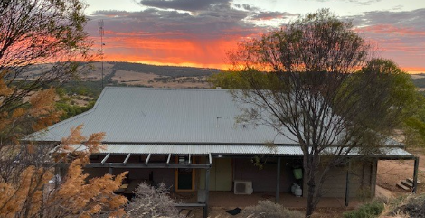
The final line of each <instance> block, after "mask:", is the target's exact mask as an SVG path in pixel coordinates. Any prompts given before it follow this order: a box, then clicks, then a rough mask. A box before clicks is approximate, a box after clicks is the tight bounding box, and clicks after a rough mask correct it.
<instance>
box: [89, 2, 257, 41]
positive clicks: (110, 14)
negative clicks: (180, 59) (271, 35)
mask: <svg viewBox="0 0 425 218" xmlns="http://www.w3.org/2000/svg"><path fill="white" fill-rule="evenodd" d="M117 14H120V16H116V15H117ZM249 14H250V12H247V11H241V10H236V9H233V8H231V7H230V5H223V4H216V5H210V6H209V8H208V10H205V11H200V12H197V13H179V12H176V11H164V10H159V9H155V8H149V9H146V10H144V11H140V12H126V13H123V12H120V13H117V12H116V11H99V12H97V13H95V14H94V15H93V16H92V20H93V21H92V22H90V23H89V24H88V25H87V30H88V31H89V33H90V34H91V35H96V33H97V21H96V20H98V19H104V22H105V29H106V30H107V31H108V30H110V31H111V34H112V33H121V34H123V33H141V32H143V34H144V35H143V36H146V34H152V35H155V37H156V38H164V39H171V38H173V39H179V38H184V39H190V40H199V41H202V40H211V39H221V38H225V37H230V36H231V35H241V36H246V35H249V34H251V33H254V32H256V31H258V29H256V28H257V27H256V26H255V25H254V24H250V23H246V22H244V21H243V19H244V18H246V17H247V16H249Z"/></svg>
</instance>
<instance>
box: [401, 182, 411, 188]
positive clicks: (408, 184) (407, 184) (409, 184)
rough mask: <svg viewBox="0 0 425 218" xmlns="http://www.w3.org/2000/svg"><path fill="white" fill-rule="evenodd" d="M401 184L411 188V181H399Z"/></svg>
mask: <svg viewBox="0 0 425 218" xmlns="http://www.w3.org/2000/svg"><path fill="white" fill-rule="evenodd" d="M401 184H403V185H404V186H406V187H409V188H412V187H413V183H411V182H409V181H401Z"/></svg>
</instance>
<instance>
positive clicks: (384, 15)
mask: <svg viewBox="0 0 425 218" xmlns="http://www.w3.org/2000/svg"><path fill="white" fill-rule="evenodd" d="M346 18H348V19H351V20H353V24H354V25H356V26H364V25H377V24H391V25H394V26H398V27H403V28H413V29H418V30H425V8H422V9H417V10H413V11H402V12H390V11H371V12H366V13H364V14H359V15H354V16H348V17H346Z"/></svg>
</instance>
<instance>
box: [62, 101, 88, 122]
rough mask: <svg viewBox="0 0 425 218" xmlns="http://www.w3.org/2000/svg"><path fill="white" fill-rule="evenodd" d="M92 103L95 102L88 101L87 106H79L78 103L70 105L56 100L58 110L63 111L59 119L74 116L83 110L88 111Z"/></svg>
mask: <svg viewBox="0 0 425 218" xmlns="http://www.w3.org/2000/svg"><path fill="white" fill-rule="evenodd" d="M94 104H95V101H90V103H89V104H88V105H87V106H85V107H81V106H78V105H72V104H69V103H67V102H61V101H60V102H56V108H57V109H58V110H61V111H63V114H62V116H61V119H62V120H64V119H67V118H70V117H73V116H76V115H78V114H81V113H83V112H85V111H88V110H89V109H91V108H92V107H93V106H94Z"/></svg>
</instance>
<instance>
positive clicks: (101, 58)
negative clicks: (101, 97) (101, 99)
mask: <svg viewBox="0 0 425 218" xmlns="http://www.w3.org/2000/svg"><path fill="white" fill-rule="evenodd" d="M104 34H105V30H104V29H103V20H100V21H99V35H100V60H101V63H102V90H103V45H105V44H104V43H103V35H104Z"/></svg>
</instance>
